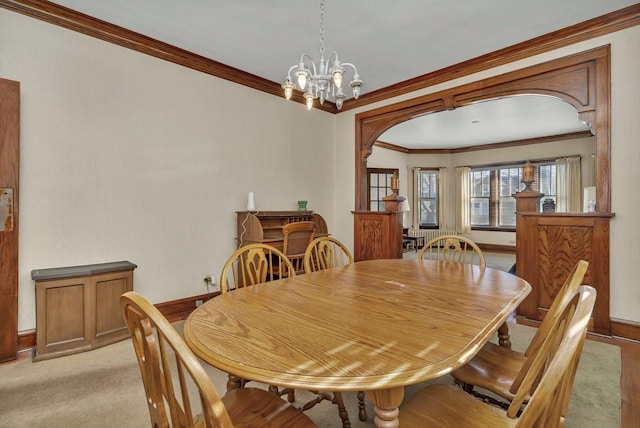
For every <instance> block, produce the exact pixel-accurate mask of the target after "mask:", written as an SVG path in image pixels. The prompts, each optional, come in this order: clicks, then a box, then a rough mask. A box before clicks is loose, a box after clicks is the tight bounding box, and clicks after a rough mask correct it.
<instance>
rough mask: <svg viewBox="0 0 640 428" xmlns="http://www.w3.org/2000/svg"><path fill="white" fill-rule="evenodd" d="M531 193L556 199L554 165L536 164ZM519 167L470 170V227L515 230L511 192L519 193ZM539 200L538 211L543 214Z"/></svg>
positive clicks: (497, 166) (514, 204)
mask: <svg viewBox="0 0 640 428" xmlns="http://www.w3.org/2000/svg"><path fill="white" fill-rule="evenodd" d="M535 166H536V172H535V180H534V183H533V186H532V188H533V190H536V191H539V192H542V193H544V194H545V197H544V198H543V199H549V198H552V199H553V200H554V201H555V199H556V165H555V163H549V162H547V163H540V164H535ZM521 180H522V166H521V165H518V166H514V165H513V164H508V165H496V166H492V167H484V168H476V169H473V170H472V171H471V227H472V228H474V229H482V228H485V229H505V230H514V229H515V227H516V200H515V198H514V197H513V196H511V195H513V194H514V193H516V192H519V191H520V190H522V188H523V185H522V184H521ZM542 202H543V201H542V200H541V201H540V210H541V211H542Z"/></svg>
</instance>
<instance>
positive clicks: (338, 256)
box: [304, 236, 353, 272]
mask: <svg viewBox="0 0 640 428" xmlns="http://www.w3.org/2000/svg"><path fill="white" fill-rule="evenodd" d="M351 263H353V256H352V255H351V252H349V249H348V248H347V247H346V246H345V245H344V244H343V243H342V242H340V241H339V240H337V239H336V238H333V237H331V236H321V237H319V238H316V239H314V240H313V241H311V243H310V244H309V245H308V246H307V249H306V251H305V253H304V270H305V272H317V271H319V270H324V269H331V268H334V267H338V266H345V265H348V264H351Z"/></svg>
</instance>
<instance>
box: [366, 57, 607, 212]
mask: <svg viewBox="0 0 640 428" xmlns="http://www.w3.org/2000/svg"><path fill="white" fill-rule="evenodd" d="M610 51H611V47H610V46H609V45H606V46H602V47H599V48H595V49H591V50H588V51H585V52H581V53H577V54H574V55H570V56H567V57H563V58H558V59H554V60H551V61H548V62H545V63H541V64H536V65H533V66H530V67H526V68H523V69H519V70H514V71H512V72H509V73H505V74H502V75H498V76H494V77H490V78H488V79H483V80H480V81H476V82H472V83H469V84H465V85H461V86H458V87H454V88H450V89H447V90H443V91H440V92H436V93H433V94H427V95H424V96H421V97H417V98H412V99H409V100H405V101H401V102H398V103H395V104H390V105H386V106H383V107H380V108H377V109H373V110H369V111H365V112H362V113H358V114H356V116H355V134H356V135H355V150H356V156H355V174H356V182H355V186H356V188H355V196H356V201H355V209H356V211H357V210H363V209H366V201H367V187H366V184H367V182H366V179H367V174H366V170H367V159H368V157H369V156H370V155H371V152H372V149H373V145H374V143H375V142H376V141H377V139H378V137H380V135H382V133H383V132H385V131H386V130H388V129H389V128H391V127H392V126H394V125H397V124H399V123H402V122H404V121H406V120H409V119H412V118H414V117H417V116H421V115H424V114H427V113H433V112H439V111H444V110H450V109H454V108H457V107H461V106H464V105H467V104H470V103H473V102H477V101H480V100H487V99H493V98H497V97H503V96H511V95H517V94H540V95H549V96H554V97H556V98H559V99H562V100H563V101H565V102H567V103H569V104H571V105H572V106H573V107H575V108H576V110H577V111H578V114H579V116H580V118H581V119H582V120H584V121H585V122H587V123H589V124H590V125H591V131H592V133H593V134H594V135H595V140H596V177H595V179H596V180H595V181H596V183H597V199H598V200H597V201H596V205H597V210H598V212H609V211H610V205H611V197H610V192H611V185H610V182H609V174H610V125H609V122H610V79H611V76H610V65H609V63H610V54H611V52H610Z"/></svg>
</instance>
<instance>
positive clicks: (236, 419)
mask: <svg viewBox="0 0 640 428" xmlns="http://www.w3.org/2000/svg"><path fill="white" fill-rule="evenodd" d="M120 306H121V308H122V315H123V317H124V321H125V323H126V325H127V328H128V329H129V332H130V333H131V339H132V341H133V347H134V350H135V353H136V357H137V360H138V365H139V366H140V373H141V375H142V382H143V384H144V391H145V394H146V396H147V406H148V408H149V415H150V417H151V426H153V427H196V426H197V427H233V426H242V427H249V426H250V427H285V426H286V427H315V426H316V425H315V424H314V423H313V422H312V421H311V419H309V418H308V417H307V416H306V415H305V414H304V413H303V412H302V411H301V410H300V409H296V408H295V407H293V406H291V405H289V404H288V403H286V402H285V401H284V400H282V399H281V398H280V397H278V396H276V395H274V394H272V393H270V392H268V391H266V390H263V389H257V388H240V389H235V390H233V391H229V392H228V393H227V394H226V395H225V396H224V397H222V398H221V397H220V396H219V395H218V393H217V391H216V389H215V387H214V385H213V383H212V382H211V379H210V378H209V377H208V376H207V373H206V372H205V371H204V369H203V367H202V365H200V363H199V361H198V359H197V358H196V356H195V355H194V354H193V353H192V352H191V350H190V349H189V348H188V347H187V345H186V343H185V342H184V339H182V337H181V336H180V335H179V334H178V332H177V331H176V330H175V329H174V328H173V326H172V325H171V324H170V323H169V321H167V319H166V318H165V317H164V316H163V315H162V314H161V313H160V311H159V310H158V309H157V308H156V307H155V306H153V305H152V304H151V303H150V302H149V301H148V300H146V299H145V298H144V297H143V296H141V295H140V294H138V293H136V292H134V291H130V292H128V293H125V294H123V295H122V296H121V297H120ZM195 412H198V413H197V414H194V413H195Z"/></svg>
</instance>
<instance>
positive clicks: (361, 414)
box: [358, 391, 367, 422]
mask: <svg viewBox="0 0 640 428" xmlns="http://www.w3.org/2000/svg"><path fill="white" fill-rule="evenodd" d="M358 417H359V418H360V420H361V421H362V422H364V421H366V420H367V409H365V407H364V391H358Z"/></svg>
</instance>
